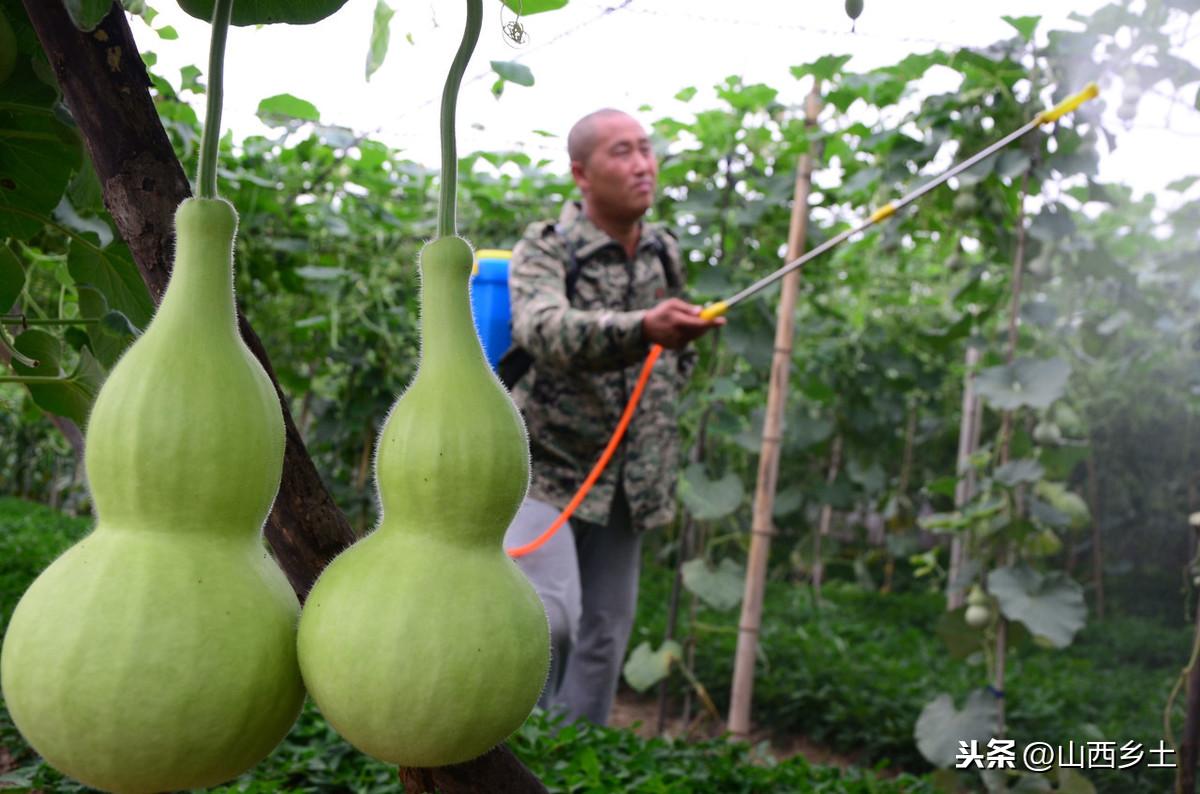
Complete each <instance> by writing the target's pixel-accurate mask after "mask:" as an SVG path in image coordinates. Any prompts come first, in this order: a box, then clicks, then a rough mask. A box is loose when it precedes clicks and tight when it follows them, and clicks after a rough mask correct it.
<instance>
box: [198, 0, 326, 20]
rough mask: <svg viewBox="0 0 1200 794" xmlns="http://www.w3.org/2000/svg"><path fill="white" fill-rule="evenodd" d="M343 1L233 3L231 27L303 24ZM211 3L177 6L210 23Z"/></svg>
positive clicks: (243, 0)
mask: <svg viewBox="0 0 1200 794" xmlns="http://www.w3.org/2000/svg"><path fill="white" fill-rule="evenodd" d="M345 3H346V0H237V2H236V3H234V4H233V18H232V22H233V24H235V25H239V26H240V25H271V24H274V23H276V22H287V23H289V24H292V25H307V24H309V23H312V22H319V21H320V20H322V19H324V18H325V17H327V16H329V15H330V14H332V13H334V12H335V11H337V10H338V9H339V8H341V7H342V6H343V5H345ZM213 5H214V0H179V7H180V8H182V9H183V10H184V11H186V12H187V13H189V14H191V15H192V16H194V17H195V18H196V19H202V20H204V21H205V22H212V16H213Z"/></svg>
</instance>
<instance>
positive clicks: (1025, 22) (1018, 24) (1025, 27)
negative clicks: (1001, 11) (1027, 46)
mask: <svg viewBox="0 0 1200 794" xmlns="http://www.w3.org/2000/svg"><path fill="white" fill-rule="evenodd" d="M1000 18H1001V19H1003V20H1004V21H1005V22H1007V23H1008V24H1010V25H1012V26H1013V27H1014V28H1015V29H1016V31H1017V33H1019V34H1021V38H1022V39H1024V40H1025V41H1032V40H1033V33H1034V31H1035V30H1037V26H1038V22H1040V21H1041V19H1042V18H1041V17H1000Z"/></svg>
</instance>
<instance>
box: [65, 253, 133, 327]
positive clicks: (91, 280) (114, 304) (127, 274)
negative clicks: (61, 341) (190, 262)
mask: <svg viewBox="0 0 1200 794" xmlns="http://www.w3.org/2000/svg"><path fill="white" fill-rule="evenodd" d="M67 269H68V271H70V273H71V278H72V279H74V280H75V283H76V284H77V285H80V286H83V285H86V286H90V287H93V288H95V289H96V290H97V291H99V292H100V293H101V294H102V295H103V296H104V299H105V303H106V305H105V307H104V312H101V313H100V315H94V314H93V315H89V316H103V314H104V313H106V312H107V311H108V310H109V309H112V310H115V311H119V312H121V313H122V314H124V315H125V316H126V317H128V318H129V321H130V322H131V323H133V325H134V326H135V327H137V328H145V327H146V325H147V324H149V322H150V316H151V315H152V314H154V302H153V301H152V300H151V298H150V293H149V292H148V291H147V290H146V284H145V282H143V281H142V277H141V276H140V275H138V271H137V266H136V265H134V264H133V256H132V255H131V254H130V253H129V249H128V248H127V247H126V246H125V244H124V243H112V244H111V245H109V246H108V247H107V248H101V247H100V246H99V245H98V243H97V238H96V237H95V235H93V234H91V233H88V234H83V235H80V236H79V237H78V238H76V239H74V240H72V241H71V247H70V249H69V250H68V251H67Z"/></svg>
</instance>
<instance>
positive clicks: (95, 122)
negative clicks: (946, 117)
mask: <svg viewBox="0 0 1200 794" xmlns="http://www.w3.org/2000/svg"><path fill="white" fill-rule="evenodd" d="M22 2H23V5H24V7H25V11H26V13H27V14H28V15H29V19H30V21H31V22H32V23H33V27H34V30H35V31H36V32H37V36H38V39H39V40H40V41H41V44H42V48H43V49H44V50H45V52H46V56H47V58H48V60H49V62H50V66H51V68H52V69H53V70H54V75H55V77H56V78H57V80H58V84H59V87H60V88H61V89H62V92H63V97H64V99H65V101H66V104H67V107H68V108H70V111H71V115H72V116H73V117H74V119H75V122H76V124H78V126H79V131H80V134H81V136H82V138H83V141H84V145H85V147H86V148H87V152H88V155H89V156H90V157H91V161H92V164H93V165H94V166H95V169H96V173H97V175H98V176H99V178H100V184H101V185H102V186H103V188H104V204H105V206H106V207H108V211H109V213H110V214H111V215H112V217H113V220H114V221H116V224H117V228H118V229H119V231H120V234H121V237H122V239H123V240H124V241H125V242H126V244H127V245H128V246H129V250H130V252H131V253H132V255H133V260H134V262H135V263H136V265H137V268H138V271H139V272H140V273H141V276H142V280H143V281H145V282H146V286H147V288H148V289H149V290H150V295H151V297H152V298H153V299H154V301H155V303H158V301H159V300H160V299H161V298H162V294H163V291H164V290H165V289H166V285H167V279H168V277H169V276H170V272H171V262H172V251H173V249H174V217H175V208H176V207H177V206H178V205H179V203H180V202H181V201H183V199H185V198H187V197H188V196H190V195H191V187H190V185H189V184H188V180H187V176H186V175H185V174H184V173H183V168H182V166H181V165H180V164H179V160H178V159H177V158H176V156H175V152H174V150H173V149H172V147H171V141H170V139H169V138H168V137H167V133H166V130H164V129H163V126H162V122H161V121H160V120H159V118H158V112H157V110H156V109H155V107H154V101H153V99H152V98H151V96H150V92H149V87H150V79H149V77H148V76H147V74H146V69H145V66H144V65H143V63H142V58H141V55H140V53H139V52H138V49H137V45H136V44H135V43H134V40H133V33H132V32H131V31H130V29H129V24H128V22H127V20H126V18H125V14H124V12H123V11H122V10H121V7H120V5H119V4H114V6H113V11H112V12H111V13H109V15H108V17H106V18H105V20H104V21H103V22H102V23H101V24H100V26H99V27H97V28H96V29H95V30H94V31H92V32H91V33H83V32H80V31H79V30H76V28H75V27H74V25H73V24H72V23H71V20H70V17H69V16H68V15H67V12H66V10H65V9H64V7H63V4H62V2H60V1H59V0H22ZM238 319H239V327H240V329H241V333H242V337H243V339H244V340H245V341H246V345H247V346H248V347H249V348H250V350H251V352H252V353H253V354H254V356H255V357H256V358H257V359H258V360H259V361H260V362H262V365H263V367H264V369H266V371H267V374H268V375H270V377H271V381H272V383H273V384H274V385H275V390H276V392H277V393H278V394H279V401H280V406H281V407H282V409H283V419H284V425H285V427H286V433H287V448H286V451H285V453H284V467H283V480H282V483H281V484H280V487H279V494H278V496H277V497H276V498H275V505H274V507H273V508H272V510H271V516H270V518H269V519H268V521H267V527H266V536H267V540H268V541H269V542H270V544H271V548H272V550H273V551H274V553H275V558H276V560H277V561H278V562H279V565H280V567H281V568H283V570H284V572H285V573H286V574H287V576H288V579H289V580H290V581H291V583H292V587H293V588H294V589H295V590H296V593H297V595H299V597H300V598H301V599H303V598H304V596H305V595H306V594H307V593H308V591H309V589H310V588H311V587H312V584H313V582H314V581H315V580H316V578H317V575H318V574H320V572H321V570H322V569H323V568H324V567H325V565H326V564H328V563H329V561H330V560H332V559H333V557H334V556H335V555H336V554H337V553H338V552H340V551H341V550H342V549H344V548H345V547H346V546H348V545H350V544H351V543H352V542H354V539H355V535H354V532H353V530H352V529H351V527H350V522H349V521H348V520H347V518H346V516H345V515H344V514H343V513H342V511H341V510H340V509H338V507H337V505H336V504H334V502H333V499H332V497H331V496H330V495H329V491H328V490H327V489H326V488H325V485H324V483H323V482H322V481H321V478H320V475H319V474H318V473H317V470H316V467H315V466H314V465H313V462H312V459H311V458H310V457H309V455H308V451H307V450H306V449H305V446H304V442H303V440H302V439H301V437H300V433H299V431H298V430H297V429H296V425H295V422H294V421H293V419H292V414H291V411H290V409H289V408H288V404H287V400H286V399H284V396H283V391H282V389H280V387H279V381H278V380H277V379H276V377H275V373H274V370H273V368H272V367H271V363H270V360H269V359H268V357H267V354H266V351H265V350H264V349H263V346H262V342H261V341H260V340H259V338H258V336H257V335H256V334H255V333H254V329H252V328H251V327H250V324H249V323H248V322H246V319H245V317H243V316H241V313H240V312H239V318H238ZM401 777H402V778H403V779H404V780H406V781H411V783H410V784H408V785H409V786H410V789H411V790H414V791H422V790H426V789H428V790H429V791H435V790H440V791H444V792H447V793H449V792H513V794H526V793H530V794H541V792H544V791H545V788H543V787H542V785H541V783H540V782H538V780H537V779H536V778H535V777H534V776H533V775H532V773H530V772H529V770H527V769H525V767H523V766H522V765H521V763H520V762H519V761H518V760H517V759H516V757H515V756H513V754H512V753H511V752H510V751H509V750H508V749H507V748H506V747H504V746H503V745H502V746H500V747H497V748H496V749H494V750H492V751H491V752H489V753H487V754H486V755H484V756H482V757H481V758H478V759H476V760H474V761H471V762H469V763H467V764H462V765H459V766H454V767H444V768H438V769H429V770H420V769H409V770H401ZM422 786H424V787H425V788H424V789H423V788H421V787H422Z"/></svg>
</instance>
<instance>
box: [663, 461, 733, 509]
mask: <svg viewBox="0 0 1200 794" xmlns="http://www.w3.org/2000/svg"><path fill="white" fill-rule="evenodd" d="M743 495H744V492H743V490H742V480H741V478H740V477H738V475H737V474H736V473H735V472H726V473H725V475H724V476H723V477H721V479H719V480H710V479H708V475H707V474H705V472H704V464H702V463H693V464H691V465H690V466H688V467H687V468H686V469H684V472H683V477H682V478H681V479H680V481H679V496H680V498H681V499H683V503H684V505H686V506H687V509H688V510H689V511H690V512H691V514H692V515H693V516H695V517H696V518H697V519H699V520H700V521H715V520H716V519H718V518H724V517H725V516H727V515H729V514H730V513H732V512H733V511H735V510H737V509H738V508H739V507H741V504H742V497H743Z"/></svg>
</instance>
